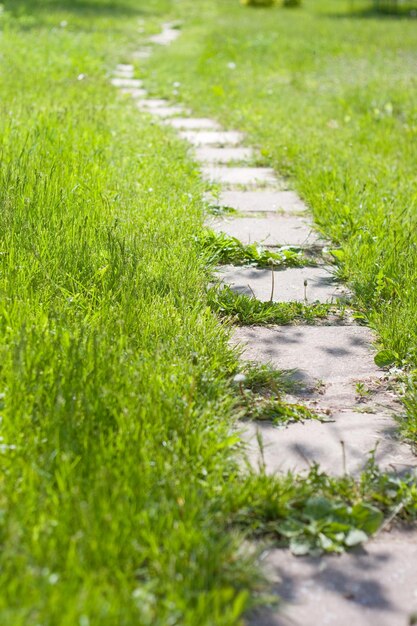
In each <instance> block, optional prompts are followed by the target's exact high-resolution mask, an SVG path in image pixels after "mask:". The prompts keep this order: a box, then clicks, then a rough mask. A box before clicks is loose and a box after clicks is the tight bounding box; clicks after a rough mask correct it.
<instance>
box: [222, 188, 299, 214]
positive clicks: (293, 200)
mask: <svg viewBox="0 0 417 626" xmlns="http://www.w3.org/2000/svg"><path fill="white" fill-rule="evenodd" d="M217 203H218V204H219V205H223V206H227V207H231V208H233V209H236V210H238V211H242V212H244V213H250V212H252V211H253V212H264V211H286V212H294V211H305V210H306V209H307V207H306V205H305V204H304V203H303V201H302V200H301V199H300V198H299V196H298V195H297V194H296V193H295V192H294V191H271V190H259V191H224V192H222V193H221V194H220V197H219V199H218V201H217Z"/></svg>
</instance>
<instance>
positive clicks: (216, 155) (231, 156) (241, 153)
mask: <svg viewBox="0 0 417 626" xmlns="http://www.w3.org/2000/svg"><path fill="white" fill-rule="evenodd" d="M195 156H196V159H197V161H200V162H201V163H231V162H233V161H246V160H249V159H253V156H254V152H253V150H252V148H197V149H196V151H195Z"/></svg>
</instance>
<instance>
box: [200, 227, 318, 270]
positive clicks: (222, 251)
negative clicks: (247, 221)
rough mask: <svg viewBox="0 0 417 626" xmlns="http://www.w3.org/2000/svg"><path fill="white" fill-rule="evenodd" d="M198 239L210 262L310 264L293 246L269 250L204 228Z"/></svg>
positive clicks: (283, 264)
mask: <svg viewBox="0 0 417 626" xmlns="http://www.w3.org/2000/svg"><path fill="white" fill-rule="evenodd" d="M198 241H199V243H200V245H201V247H202V248H203V250H204V251H205V253H206V255H207V258H208V262H209V263H210V264H216V263H217V264H227V263H231V264H233V265H254V266H257V267H274V268H277V267H303V266H305V265H312V264H313V263H312V261H309V260H307V259H306V258H305V257H304V256H303V254H302V253H301V252H300V251H299V250H296V249H293V248H287V247H285V248H278V249H274V250H273V251H272V250H269V249H266V248H263V247H262V246H261V245H259V244H250V245H245V244H243V243H242V242H240V241H239V239H236V238H235V237H231V236H230V235H226V234H225V233H221V232H220V233H216V232H214V231H212V230H208V229H206V230H204V231H203V232H202V233H201V235H200V236H199V238H198Z"/></svg>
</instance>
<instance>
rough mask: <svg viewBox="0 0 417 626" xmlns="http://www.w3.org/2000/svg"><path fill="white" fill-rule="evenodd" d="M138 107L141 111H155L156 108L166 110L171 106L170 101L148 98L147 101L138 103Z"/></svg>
mask: <svg viewBox="0 0 417 626" xmlns="http://www.w3.org/2000/svg"><path fill="white" fill-rule="evenodd" d="M137 106H138V107H139V108H140V109H154V108H156V107H162V108H166V107H168V106H169V101H168V100H163V99H162V98H147V99H146V100H141V101H140V102H138V103H137Z"/></svg>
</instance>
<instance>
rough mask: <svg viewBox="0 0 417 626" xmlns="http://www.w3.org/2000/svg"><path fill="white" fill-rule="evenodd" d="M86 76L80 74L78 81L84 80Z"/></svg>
mask: <svg viewBox="0 0 417 626" xmlns="http://www.w3.org/2000/svg"><path fill="white" fill-rule="evenodd" d="M84 78H85V74H78V76H77V80H84Z"/></svg>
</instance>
